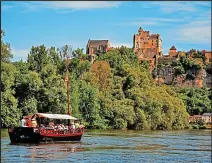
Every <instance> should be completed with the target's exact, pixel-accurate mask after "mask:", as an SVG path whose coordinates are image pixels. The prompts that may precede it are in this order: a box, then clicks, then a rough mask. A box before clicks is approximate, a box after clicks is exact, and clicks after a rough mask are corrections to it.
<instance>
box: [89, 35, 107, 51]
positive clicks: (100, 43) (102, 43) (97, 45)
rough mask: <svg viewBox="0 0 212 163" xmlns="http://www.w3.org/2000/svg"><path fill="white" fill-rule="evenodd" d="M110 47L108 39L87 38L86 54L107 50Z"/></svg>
mask: <svg viewBox="0 0 212 163" xmlns="http://www.w3.org/2000/svg"><path fill="white" fill-rule="evenodd" d="M108 49H110V42H109V40H90V39H89V40H88V43H87V47H86V54H95V53H96V52H97V50H98V51H100V52H103V53H105V52H107V51H108Z"/></svg>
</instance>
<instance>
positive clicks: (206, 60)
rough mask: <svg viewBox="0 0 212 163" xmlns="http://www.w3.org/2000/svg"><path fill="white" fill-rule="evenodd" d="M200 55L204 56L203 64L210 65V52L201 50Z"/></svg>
mask: <svg viewBox="0 0 212 163" xmlns="http://www.w3.org/2000/svg"><path fill="white" fill-rule="evenodd" d="M202 55H204V56H205V62H206V63H211V62H212V53H211V51H205V50H203V51H202Z"/></svg>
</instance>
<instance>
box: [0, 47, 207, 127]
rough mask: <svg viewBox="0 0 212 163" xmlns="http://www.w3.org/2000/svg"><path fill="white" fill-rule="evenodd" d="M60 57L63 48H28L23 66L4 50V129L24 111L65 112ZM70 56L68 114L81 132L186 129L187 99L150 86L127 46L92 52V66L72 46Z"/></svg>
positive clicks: (145, 70)
mask: <svg viewBox="0 0 212 163" xmlns="http://www.w3.org/2000/svg"><path fill="white" fill-rule="evenodd" d="M2 46H6V44H2ZM65 53H67V46H64V48H62V49H61V50H59V49H56V48H55V47H50V48H47V47H45V46H44V45H41V46H36V47H34V46H33V47H32V48H31V50H30V52H29V55H28V59H27V62H23V61H19V62H15V63H10V57H11V56H12V55H11V52H10V49H9V47H7V48H6V50H5V51H4V54H3V55H4V56H5V57H4V60H3V63H2V69H3V71H2V77H3V80H2V92H3V96H2V103H3V104H4V105H3V108H2V113H3V114H2V124H3V125H4V126H9V125H16V124H17V123H18V121H19V120H20V117H21V116H22V115H26V114H29V113H35V112H51V113H63V114H66V113H67V112H68V110H67V89H66V88H67V87H66V85H65V82H64V78H65V72H66V67H65V66H66V65H65V60H64V59H65V55H64V54H65ZM71 55H72V56H71V58H69V66H68V69H69V81H70V88H69V89H70V93H71V98H70V100H71V113H72V115H73V116H76V117H77V118H80V119H81V120H82V121H83V122H84V124H85V125H86V127H87V128H114V129H119V128H129V129H153V130H155V129H180V128H185V127H186V126H187V118H188V113H187V112H186V107H185V104H187V105H189V100H187V101H186V102H185V99H182V98H179V97H178V95H179V94H177V93H176V92H175V90H173V89H172V88H170V87H168V86H163V85H162V86H156V85H155V84H154V82H153V79H152V76H151V74H150V73H149V70H148V67H149V66H148V64H147V63H146V62H142V63H140V62H139V61H138V57H137V55H136V54H135V53H134V52H133V50H132V49H131V48H126V47H124V46H122V47H120V48H114V49H112V50H110V51H108V52H107V53H105V54H98V55H97V60H96V61H95V62H94V64H92V65H91V63H90V62H89V60H88V59H89V57H88V56H87V55H85V54H83V49H79V48H78V49H76V50H74V51H73V53H72V54H71ZM186 62H187V61H186V60H185V61H183V62H181V65H183V64H185V63H186ZM181 65H178V66H181ZM186 65H187V64H186ZM179 72H181V70H180V69H179ZM189 95H190V94H187V97H189ZM190 96H191V95H190ZM196 96H197V95H195V98H199V96H198V97H196ZM202 96H203V95H202ZM189 98H190V97H189ZM191 98H193V96H191ZM202 99H203V97H202ZM183 102H184V103H183ZM200 103H201V102H198V104H199V106H203V103H201V104H200ZM191 106H193V104H192V105H191ZM195 106H196V103H195ZM207 107H208V104H207V106H205V108H207ZM187 109H188V108H187Z"/></svg>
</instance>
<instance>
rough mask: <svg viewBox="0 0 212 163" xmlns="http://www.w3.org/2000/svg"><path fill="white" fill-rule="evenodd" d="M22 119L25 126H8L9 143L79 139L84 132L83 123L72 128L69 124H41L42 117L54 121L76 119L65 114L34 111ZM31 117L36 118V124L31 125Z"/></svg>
mask: <svg viewBox="0 0 212 163" xmlns="http://www.w3.org/2000/svg"><path fill="white" fill-rule="evenodd" d="M24 119H25V121H26V126H24V127H14V128H9V137H10V140H11V143H40V142H56V141H80V140H81V138H82V135H83V133H84V126H83V125H79V127H78V128H75V129H72V128H71V126H70V125H69V126H68V125H55V126H44V125H43V124H42V121H43V119H50V120H54V121H55V120H68V121H76V120H77V118H74V117H72V116H70V115H66V114H46V113H36V114H34V115H32V116H26V117H24ZM33 119H36V120H37V121H38V124H37V126H33V124H32V123H31V121H32V120H33ZM62 126H63V127H62Z"/></svg>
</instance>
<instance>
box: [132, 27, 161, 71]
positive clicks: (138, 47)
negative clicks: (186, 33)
mask: <svg viewBox="0 0 212 163" xmlns="http://www.w3.org/2000/svg"><path fill="white" fill-rule="evenodd" d="M133 50H134V52H135V53H136V54H137V55H138V58H139V60H146V61H148V62H149V64H150V69H152V68H153V67H154V66H155V65H156V64H157V59H158V58H159V57H160V56H162V40H161V38H160V35H159V34H151V35H150V32H149V31H144V30H143V29H142V28H141V27H140V28H139V30H138V34H135V35H134V36H133Z"/></svg>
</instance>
